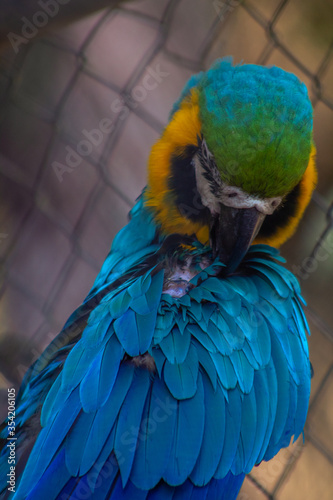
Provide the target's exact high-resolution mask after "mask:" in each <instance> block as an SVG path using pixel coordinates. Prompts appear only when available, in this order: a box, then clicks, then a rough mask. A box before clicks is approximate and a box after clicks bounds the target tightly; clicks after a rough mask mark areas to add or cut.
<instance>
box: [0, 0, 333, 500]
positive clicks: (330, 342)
mask: <svg viewBox="0 0 333 500" xmlns="http://www.w3.org/2000/svg"><path fill="white" fill-rule="evenodd" d="M59 8H61V5H59ZM18 15H19V14H18ZM36 19H37V20H38V19H39V18H38V16H37V17H35V18H32V19H28V21H30V22H31V23H32V24H33V26H35V28H36V24H38V23H34V21H36ZM39 22H41V21H39ZM332 26H333V3H332V2H331V1H327V2H325V1H318V2H316V3H314V2H312V1H311V0H307V1H303V2H301V1H300V0H283V1H278V0H269V1H264V0H260V1H259V0H258V1H256V2H254V0H252V1H250V0H245V1H239V0H229V1H222V0H214V1H209V2H207V1H206V0H194V1H193V0H191V1H190V0H179V1H175V0H161V1H160V2H156V1H155V2H154V1H153V0H144V1H133V2H124V3H120V4H119V5H118V7H117V8H109V9H105V10H102V11H100V12H97V13H95V14H93V15H91V16H89V17H86V18H84V19H82V20H79V21H77V22H75V23H74V24H71V25H69V26H65V27H62V28H57V29H56V30H55V29H53V28H52V26H50V29H48V31H47V33H46V35H45V33H44V34H43V38H41V37H40V36H39V35H40V34H39V30H38V26H37V28H36V29H35V31H34V34H33V35H31V33H32V32H33V28H31V27H30V31H29V29H28V28H26V29H25V28H24V21H22V29H21V32H20V33H18V35H19V38H16V39H15V37H14V38H13V36H12V37H9V38H8V40H7V49H6V50H3V52H2V57H1V63H0V100H1V107H2V113H1V117H0V148H1V149H0V175H1V191H2V193H1V201H0V207H1V208H0V252H1V261H2V264H3V265H2V284H1V292H0V293H1V296H0V316H1V332H0V363H1V364H0V388H1V392H0V396H2V400H1V405H0V413H1V416H5V411H6V408H5V397H6V395H7V388H8V387H10V386H15V387H17V386H18V385H19V383H20V381H21V379H22V376H23V374H24V372H25V370H26V369H27V367H28V366H29V364H30V363H31V362H32V361H33V360H34V359H36V358H37V357H38V355H39V354H40V353H41V352H42V350H43V348H44V347H45V346H46V345H47V344H48V343H49V342H50V340H52V339H53V338H54V336H55V335H56V334H57V332H58V331H59V329H60V328H61V327H62V324H63V323H64V322H65V320H66V319H67V317H68V315H69V314H70V313H71V312H72V311H73V310H74V308H75V307H77V306H78V305H79V304H80V302H81V301H82V300H83V298H84V297H85V295H86V294H87V292H88V290H89V288H90V286H91V284H92V282H93V280H94V277H95V275H96V274H97V272H98V270H99V268H100V265H101V264H102V262H103V260H104V258H105V255H106V254H107V252H108V249H109V246H110V243H111V241H112V238H113V236H114V235H115V234H116V233H117V231H118V230H119V229H120V228H121V227H122V226H123V225H124V224H125V223H126V220H127V213H128V211H129V209H130V207H131V206H132V205H133V203H134V200H135V198H136V197H137V196H138V195H139V193H140V191H141V189H142V188H143V187H144V185H145V169H146V161H147V157H148V154H149V149H150V147H151V145H152V143H153V142H154V141H155V140H156V139H157V137H158V135H159V134H160V132H161V131H162V129H163V126H164V125H165V123H166V121H167V117H168V113H169V110H170V109H171V106H172V103H173V102H174V101H175V99H176V98H177V97H178V94H179V92H180V90H181V89H182V86H183V84H184V83H185V81H186V80H187V78H188V77H189V76H190V75H191V74H192V73H193V72H195V71H198V70H201V69H202V68H207V67H208V66H209V65H210V64H211V62H212V61H213V60H214V59H215V58H216V57H222V56H225V55H233V56H234V60H235V62H239V61H241V60H244V61H245V62H251V63H256V64H276V65H279V66H281V67H283V68H284V69H286V70H289V71H292V72H294V73H296V74H297V75H298V76H299V77H300V78H301V79H302V80H303V81H304V82H305V83H306V85H307V87H308V89H309V92H310V96H311V99H312V102H313V105H314V109H315V124H314V130H315V142H316V144H317V149H318V161H317V163H318V172H319V184H318V189H317V191H316V192H315V194H314V196H313V200H312V202H311V206H310V208H309V209H308V211H307V214H306V217H305V218H304V220H303V221H302V223H301V225H300V229H299V231H298V234H297V235H296V236H295V237H294V238H293V239H292V241H291V242H290V243H288V244H286V245H285V247H284V248H283V249H282V253H283V255H284V256H285V257H287V261H288V267H289V268H290V269H291V270H292V271H293V272H294V273H295V274H296V276H297V277H298V279H299V281H300V283H301V287H302V290H303V294H304V296H305V298H306V300H307V302H308V303H309V306H308V308H307V316H308V319H309V322H310V327H311V330H312V336H311V338H310V354H311V360H312V364H313V367H314V378H313V383H312V393H311V402H310V409H309V416H308V420H307V424H306V428H305V441H304V444H303V441H302V439H299V440H298V441H297V442H296V443H294V444H293V445H292V446H291V447H290V448H288V449H287V450H283V451H281V452H280V453H279V455H278V456H277V457H276V458H275V459H273V460H272V461H271V462H269V463H263V464H261V465H260V466H259V467H258V468H256V469H255V470H254V471H253V472H252V473H251V475H250V477H249V478H247V480H246V482H245V484H244V487H243V488H242V491H241V493H240V496H239V498H240V499H242V500H248V499H252V498H253V499H254V498H256V499H264V498H265V499H268V498H269V499H276V500H287V499H293V500H297V499H301V498H302V499H304V498H306V499H311V500H312V499H317V498H321V499H330V498H331V495H332V491H333V479H332V478H333V474H332V473H333V397H332V394H333V390H332V389H333V321H332V306H331V303H332V297H333V284H332V283H333V281H332V278H333V259H332V254H333V234H332V227H333V202H332V199H333V169H332V153H333V141H332V133H333V90H332V89H333V44H332V39H331V36H332V35H331V33H332ZM46 29H47V26H46ZM27 33H28V34H29V33H30V38H29V37H27V36H26V34H27ZM16 34H17V33H16ZM15 40H16V41H15Z"/></svg>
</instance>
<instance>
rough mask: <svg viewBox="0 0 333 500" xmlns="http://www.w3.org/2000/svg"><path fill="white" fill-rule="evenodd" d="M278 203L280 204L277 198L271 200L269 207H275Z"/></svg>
mask: <svg viewBox="0 0 333 500" xmlns="http://www.w3.org/2000/svg"><path fill="white" fill-rule="evenodd" d="M278 205H280V202H279V200H272V201H271V207H272V208H276V207H277V206H278Z"/></svg>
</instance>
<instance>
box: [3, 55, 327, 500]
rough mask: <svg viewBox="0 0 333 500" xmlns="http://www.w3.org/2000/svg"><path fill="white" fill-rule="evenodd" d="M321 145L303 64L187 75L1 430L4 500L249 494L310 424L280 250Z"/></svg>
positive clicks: (176, 499) (299, 316)
mask: <svg viewBox="0 0 333 500" xmlns="http://www.w3.org/2000/svg"><path fill="white" fill-rule="evenodd" d="M315 155H316V148H315V145H314V140H313V110H312V105H311V102H310V99H309V96H308V92H307V89H306V86H305V84H304V83H302V82H301V81H300V80H299V78H298V77H297V76H295V75H294V74H292V73H289V72H287V71H285V70H283V69H281V68H279V67H277V66H260V65H256V64H245V63H239V64H234V63H233V61H232V59H230V58H222V59H218V60H216V61H215V62H214V63H213V64H212V66H211V67H210V68H209V69H208V70H206V71H201V72H199V73H197V74H195V75H193V76H192V77H191V78H190V79H189V81H188V82H187V83H186V85H185V87H184V89H183V91H182V92H181V94H180V97H179V99H178V100H177V101H176V102H175V104H174V106H173V108H172V110H171V113H170V117H169V121H168V123H167V125H166V126H165V128H164V130H163V132H162V133H161V135H160V137H159V139H158V140H157V142H156V143H155V144H154V145H153V147H152V149H151V152H150V155H149V159H148V168H147V170H148V174H147V184H146V187H145V188H144V190H143V191H142V193H141V195H140V196H139V198H138V199H137V201H136V203H135V205H134V206H133V208H132V209H131V211H130V214H129V221H128V224H127V225H126V226H125V227H123V229H121V230H120V231H119V232H118V234H117V235H116V236H115V238H114V240H113V242H112V246H111V250H110V253H109V254H108V255H107V257H106V260H105V262H104V263H103V265H102V267H101V270H100V272H99V274H98V276H97V278H96V280H95V282H94V284H93V286H92V288H91V290H90V292H89V294H88V296H87V298H86V299H85V300H84V301H83V303H82V304H81V305H80V306H79V307H78V308H77V309H76V310H75V311H74V313H73V314H72V315H71V316H70V318H69V319H68V320H67V322H66V323H65V325H64V327H63V329H62V330H61V332H60V333H59V334H58V336H56V337H55V339H54V340H53V341H52V342H51V344H50V345H49V346H48V347H47V348H46V349H45V351H44V352H43V353H42V354H41V356H40V357H39V358H38V359H37V361H35V363H34V364H33V365H32V366H31V367H30V368H29V369H28V371H27V373H26V375H25V377H24V379H23V382H22V386H21V388H20V390H19V393H18V396H17V399H16V413H15V441H13V439H14V438H12V437H11V436H12V434H9V433H8V429H9V427H10V426H12V423H10V422H9V421H8V420H7V421H5V422H4V424H3V425H2V427H1V440H2V448H1V450H2V451H1V454H0V492H1V493H0V498H1V499H7V498H10V499H14V500H45V499H47V500H66V499H72V500H82V499H93V500H184V499H186V500H199V499H202V500H205V499H207V500H234V499H236V497H237V495H238V493H239V490H240V488H241V486H242V483H243V481H244V478H245V476H246V474H248V473H250V472H251V470H252V469H253V467H254V466H256V465H259V464H260V463H261V462H262V461H263V460H266V461H267V460H270V459H271V458H272V457H274V456H275V455H276V454H277V453H278V451H279V450H280V449H281V448H283V447H287V446H288V445H289V444H290V442H291V441H292V439H293V440H296V439H297V438H298V437H299V436H300V435H301V434H302V433H303V429H304V425H305V420H306V416H307V410H308V404H309V395H310V386H311V364H310V360H309V349H308V343H307V338H308V334H309V333H310V332H309V328H308V324H307V321H306V318H305V314H304V310H303V309H304V307H303V306H304V305H305V301H304V299H303V298H302V295H301V290H300V285H299V283H298V281H297V279H296V277H295V276H294V275H293V274H292V273H291V272H290V271H289V270H288V269H287V268H286V266H285V260H284V259H283V258H282V257H281V256H280V250H279V247H280V246H281V245H282V244H283V243H284V242H285V241H286V240H287V239H288V238H290V237H291V236H292V234H293V233H294V231H295V230H296V227H297V225H298V223H299V221H300V219H301V218H302V215H303V213H304V210H305V208H306V206H307V205H308V203H309V201H310V199H311V195H312V192H313V190H314V188H315V185H316V180H317V170H316V165H315ZM13 447H15V463H14V466H13V469H11V474H12V476H10V475H9V463H10V459H11V456H12V455H11V449H12V448H13ZM13 474H14V478H15V481H12V482H11V480H12V479H13ZM13 484H14V485H13Z"/></svg>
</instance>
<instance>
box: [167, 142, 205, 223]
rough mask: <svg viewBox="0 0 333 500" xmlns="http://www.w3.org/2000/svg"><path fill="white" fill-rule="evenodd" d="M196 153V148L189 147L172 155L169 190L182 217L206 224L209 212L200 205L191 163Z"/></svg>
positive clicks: (200, 201)
mask: <svg viewBox="0 0 333 500" xmlns="http://www.w3.org/2000/svg"><path fill="white" fill-rule="evenodd" d="M197 151H198V147H197V146H193V145H190V146H186V148H184V149H183V150H182V151H180V152H179V153H178V154H174V155H172V157H171V177H170V178H169V188H170V190H171V191H172V192H173V193H174V195H175V198H176V205H177V207H178V210H179V211H180V213H181V214H182V215H183V216H184V217H186V218H187V219H190V220H191V221H193V222H201V223H202V224H208V222H209V219H210V212H209V209H208V208H207V207H205V206H204V205H203V204H202V200H201V196H200V194H199V192H198V189H197V183H196V177H195V168H194V165H193V163H192V160H193V157H194V155H195V154H196V152H197Z"/></svg>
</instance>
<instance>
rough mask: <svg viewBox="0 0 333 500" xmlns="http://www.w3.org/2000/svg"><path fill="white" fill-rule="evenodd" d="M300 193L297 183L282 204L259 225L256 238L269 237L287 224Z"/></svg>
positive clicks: (294, 213)
mask: <svg viewBox="0 0 333 500" xmlns="http://www.w3.org/2000/svg"><path fill="white" fill-rule="evenodd" d="M300 194H301V183H299V184H297V186H295V187H294V189H293V190H292V191H290V193H289V194H287V196H286V197H285V199H284V201H283V203H282V205H281V206H280V207H279V208H278V209H277V210H276V211H275V212H273V213H272V215H267V217H266V219H265V220H264V222H263V225H262V226H261V229H260V231H259V234H258V238H269V237H270V236H273V235H274V234H275V233H276V231H277V230H278V229H279V228H283V227H286V226H287V225H288V222H289V219H290V217H293V216H294V215H296V211H297V207H298V199H299V196H300Z"/></svg>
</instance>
